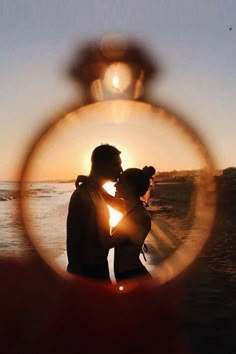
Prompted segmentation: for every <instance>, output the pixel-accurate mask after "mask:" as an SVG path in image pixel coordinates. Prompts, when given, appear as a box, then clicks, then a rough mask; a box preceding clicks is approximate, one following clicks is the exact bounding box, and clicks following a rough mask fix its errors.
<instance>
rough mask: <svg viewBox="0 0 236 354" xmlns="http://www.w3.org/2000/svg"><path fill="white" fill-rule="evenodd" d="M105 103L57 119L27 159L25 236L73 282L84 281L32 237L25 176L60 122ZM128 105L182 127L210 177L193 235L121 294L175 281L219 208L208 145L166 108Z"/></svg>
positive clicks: (200, 192) (203, 188)
mask: <svg viewBox="0 0 236 354" xmlns="http://www.w3.org/2000/svg"><path fill="white" fill-rule="evenodd" d="M104 102H107V101H104ZM104 102H100V103H94V104H90V105H87V106H83V107H82V108H79V109H76V110H74V111H72V112H69V113H67V114H65V115H64V116H63V117H60V118H59V119H57V120H54V121H53V123H51V124H48V125H47V126H46V127H45V128H44V129H42V131H41V133H40V134H39V136H38V138H37V139H36V140H35V142H34V143H33V144H32V147H31V149H29V152H28V154H27V156H26V159H25V163H24V167H23V169H22V174H21V187H20V190H21V193H20V211H21V219H22V223H23V227H24V230H25V235H26V237H27V238H29V240H30V241H31V245H32V247H33V248H34V249H35V250H36V251H37V253H38V255H39V256H40V258H41V259H42V260H43V261H44V262H46V264H47V265H49V267H50V268H51V269H53V270H55V271H56V272H57V273H59V274H60V275H61V276H63V277H66V278H67V279H71V278H74V279H75V278H77V279H81V278H80V277H77V276H72V275H71V274H69V273H67V272H66V271H65V270H63V269H62V268H61V267H60V266H59V265H58V264H56V262H55V261H54V260H52V259H51V257H50V256H49V255H48V254H47V253H46V252H45V250H43V249H41V247H40V246H39V244H38V243H37V242H36V241H35V239H34V237H33V236H32V235H31V232H30V227H29V225H28V224H27V220H26V216H25V206H24V199H25V187H24V182H25V175H26V173H27V169H28V167H29V166H30V164H31V163H32V161H33V158H34V154H35V152H36V150H37V146H38V145H39V143H40V142H42V140H43V139H45V137H46V136H47V135H48V134H50V132H51V131H52V130H53V128H54V126H55V124H58V123H59V122H60V121H63V119H64V118H65V117H68V116H69V115H73V114H75V113H76V114H77V116H78V117H79V114H80V113H81V109H82V110H83V109H86V108H89V107H90V106H94V105H98V104H102V103H104ZM120 102H124V100H120ZM126 102H127V103H129V102H131V103H132V104H141V105H148V106H149V107H151V111H152V113H153V114H154V115H161V117H162V118H163V119H164V120H168V121H169V122H170V123H171V124H173V125H176V127H178V129H179V130H181V132H182V133H183V134H184V135H185V136H187V137H188V138H189V139H190V140H191V142H192V144H193V145H194V146H195V148H196V149H197V151H198V152H199V154H200V155H201V157H202V158H203V160H204V161H205V164H206V171H205V172H204V173H205V174H206V176H205V177H204V183H203V184H202V185H201V187H200V188H197V189H198V190H197V194H196V198H195V208H194V211H195V215H194V223H193V227H192V228H191V230H190V232H189V236H188V238H187V240H186V242H184V243H182V244H181V245H180V246H179V247H177V248H176V249H175V250H174V251H173V252H172V254H171V255H170V256H169V257H168V258H167V259H165V260H164V261H162V262H161V263H160V264H158V266H156V268H155V270H154V271H153V272H152V275H153V278H152V279H151V280H147V281H146V279H144V278H142V279H141V280H140V279H135V280H132V281H131V280H129V281H128V282H124V284H126V286H125V288H124V287H123V288H122V292H121V290H120V289H121V288H120V285H119V286H118V287H117V286H116V287H115V290H116V291H118V292H121V293H125V291H124V290H126V289H133V288H134V287H136V286H137V284H139V283H140V281H141V282H144V281H145V282H146V283H147V284H153V285H156V284H158V285H160V284H163V283H165V282H167V281H169V280H171V279H172V278H175V277H176V276H178V275H179V274H180V273H182V272H183V271H184V270H185V269H186V268H187V267H188V266H189V265H190V264H191V263H192V262H193V261H194V260H195V259H196V257H197V256H198V254H199V253H200V251H201V250H202V248H203V246H204V244H205V242H206V240H207V238H208V236H209V234H210V231H211V228H212V226H213V222H214V216H215V208H216V188H215V181H214V171H215V166H214V163H213V159H212V156H211V155H210V153H209V150H208V148H207V147H206V144H205V143H204V142H203V140H202V139H201V138H200V136H199V135H198V134H197V133H196V132H195V131H194V129H193V128H192V127H191V126H190V125H188V124H187V123H186V122H185V121H184V120H182V119H181V118H179V117H177V116H176V115H175V114H173V113H171V112H169V111H168V110H166V109H164V108H160V107H157V106H154V105H150V104H148V103H143V102H133V101H128V100H125V103H126ZM78 119H79V118H78ZM199 233H200V238H199ZM190 249H193V250H194V251H193V252H189V250H190ZM100 283H101V282H100ZM106 286H107V285H106ZM122 286H123V284H122ZM110 287H111V289H114V286H113V285H111V286H110Z"/></svg>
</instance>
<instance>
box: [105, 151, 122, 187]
mask: <svg viewBox="0 0 236 354" xmlns="http://www.w3.org/2000/svg"><path fill="white" fill-rule="evenodd" d="M121 163H122V162H121V158H120V155H118V156H116V157H114V159H113V160H112V161H111V163H109V164H107V168H106V176H107V178H108V179H109V181H111V182H116V181H117V179H118V178H119V176H120V174H121V172H122V171H123V170H122V167H121Z"/></svg>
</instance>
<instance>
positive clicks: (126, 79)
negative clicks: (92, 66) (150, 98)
mask: <svg viewBox="0 0 236 354" xmlns="http://www.w3.org/2000/svg"><path fill="white" fill-rule="evenodd" d="M131 79H132V77H131V70H130V67H129V66H128V65H127V64H124V63H120V62H117V63H114V64H112V65H110V66H109V67H108V68H107V70H106V72H105V75H104V79H103V82H104V85H105V86H106V88H107V89H108V90H109V91H111V92H114V93H117V92H119V93H121V92H123V91H125V90H126V89H127V88H128V86H129V85H130V83H131Z"/></svg>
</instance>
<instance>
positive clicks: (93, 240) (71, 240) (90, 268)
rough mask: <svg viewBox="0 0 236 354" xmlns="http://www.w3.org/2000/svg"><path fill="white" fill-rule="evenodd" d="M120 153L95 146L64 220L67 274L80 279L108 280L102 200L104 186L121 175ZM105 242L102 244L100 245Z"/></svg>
mask: <svg viewBox="0 0 236 354" xmlns="http://www.w3.org/2000/svg"><path fill="white" fill-rule="evenodd" d="M120 153H121V152H120V151H119V150H118V149H117V148H115V147H114V146H111V145H109V144H105V145H100V146H98V147H96V148H95V149H94V151H93V153H92V157H91V163H92V165H91V171H90V174H89V176H88V177H87V178H86V179H85V180H84V182H83V183H81V184H79V185H78V186H77V188H76V190H75V191H74V192H73V194H72V196H71V199H70V203H69V211H68V217H67V257H68V261H69V263H68V267H67V271H68V272H70V273H73V274H78V275H81V276H85V277H89V278H93V279H101V280H109V270H108V261H107V256H108V249H109V247H107V246H106V239H108V238H110V225H109V211H108V208H107V206H106V204H105V202H104V199H103V198H102V197H101V188H102V186H103V184H104V183H106V182H108V181H111V182H116V181H117V179H118V177H119V175H120V173H121V172H122V168H121V158H120ZM103 241H105V242H103Z"/></svg>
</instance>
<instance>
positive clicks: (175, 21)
mask: <svg viewBox="0 0 236 354" xmlns="http://www.w3.org/2000/svg"><path fill="white" fill-rule="evenodd" d="M0 7H1V9H0V43H1V59H0V79H1V86H0V97H1V105H0V114H1V130H0V147H1V148H0V165H1V169H0V180H15V179H19V176H20V171H21V167H22V163H23V161H24V159H25V156H26V152H27V151H28V149H29V148H30V146H31V145H32V143H33V142H34V141H35V139H37V137H38V134H39V132H40V131H41V129H42V128H43V127H44V126H46V125H47V124H48V123H49V122H50V119H52V117H53V116H54V115H60V112H63V111H64V109H65V107H66V106H70V105H71V104H73V105H74V104H75V103H76V102H78V106H79V105H80V104H81V97H80V95H79V92H78V91H77V88H76V86H75V85H74V83H73V82H72V81H71V80H70V79H69V78H68V76H67V75H66V70H67V68H68V65H69V64H70V61H71V58H72V57H73V55H74V53H75V51H78V50H79V48H80V47H81V46H82V45H83V44H84V43H85V42H86V41H90V40H100V39H101V38H102V37H103V36H104V35H105V34H108V33H120V34H122V35H123V36H124V37H125V38H126V39H127V40H135V41H138V42H139V43H140V45H141V46H143V47H144V48H145V50H146V51H147V52H148V53H149V54H150V56H151V58H152V60H153V62H154V64H155V62H156V63H157V64H158V67H160V68H161V75H160V76H159V77H158V76H157V77H154V78H153V79H152V81H151V82H150V88H149V94H150V100H152V102H155V103H156V105H161V106H163V105H164V106H166V107H169V108H170V109H171V110H172V111H175V112H177V113H178V115H179V116H180V117H182V116H183V117H184V118H186V119H187V120H188V122H189V124H190V125H191V126H193V127H194V128H195V130H196V131H197V132H198V133H199V135H200V136H201V137H202V139H203V140H204V141H206V143H207V146H208V147H209V151H210V152H211V153H212V155H213V157H214V159H215V161H216V167H218V168H225V167H228V166H236V139H235V132H236V119H235V117H236V99H235V95H236V70H235V61H236V45H235V43H236V35H235V33H236V2H235V1H234V0H215V1H210V0H207V1H195V0H178V1H175V0H171V1H162V0H148V1H141V0H138V1H135V0H129V1H124V0H122V1H116V0H113V1H108V0H105V1H95V0H94V1H91V0H87V1H82V0H81V1H77V0H67V1H65V0H64V1H61V0H57V1H56V0H50V1H47V0H39V1H32V0H22V1H9V2H1V5H0ZM96 107H97V108H98V110H97V111H96V110H95V111H94V109H95V108H96ZM96 107H95V106H94V107H93V108H92V110H93V112H92V115H91V117H90V118H89V119H90V122H89V119H87V118H86V117H85V118H84V120H83V122H82V123H81V126H80V125H79V126H78V122H77V121H76V119H74V121H75V122H74V123H73V124H67V123H68V122H67V120H66V119H64V120H63V119H62V120H61V121H60V127H62V126H66V129H67V130H68V135H67V133H66V129H65V130H63V132H62V130H61V128H59V129H56V128H55V129H56V131H57V133H55V134H54V133H53V134H51V135H50V138H48V140H47V142H46V143H45V141H44V143H43V144H42V145H44V146H42V145H41V147H39V148H38V150H37V154H39V155H40V157H39V155H37V158H36V162H34V165H32V166H33V167H32V168H33V172H32V173H34V174H35V175H37V176H38V178H39V179H40V178H53V177H55V178H71V177H72V178H73V176H74V174H75V175H77V173H78V172H80V171H81V172H87V171H88V168H89V164H88V162H89V158H90V156H89V155H90V152H91V149H92V148H93V147H94V146H96V144H100V143H106V142H107V143H111V144H115V145H116V146H117V147H118V148H120V149H121V150H122V152H123V157H124V167H131V166H130V165H131V164H133V165H135V166H137V167H142V166H143V164H154V165H155V164H156V165H157V166H158V169H160V170H166V169H178V168H181V169H182V168H195V167H199V166H201V163H202V162H201V159H199V157H198V156H195V147H192V146H191V144H190V143H189V141H188V138H187V137H186V136H184V137H180V136H179V135H178V134H179V131H178V129H177V130H176V129H175V127H173V129H172V128H171V127H167V126H166V125H165V124H166V123H161V124H160V125H157V126H156V125H155V124H156V123H155V124H154V125H153V126H152V124H153V123H152V122H151V121H150V120H149V118H147V119H146V123H147V125H146V126H145V122H144V121H143V122H142V123H140V122H139V123H137V124H136V123H135V122H134V125H133V126H129V125H127V124H128V123H127V124H126V125H125V124H124V122H123V123H122V124H123V125H122V124H119V125H117V124H115V125H114V124H113V125H112V124H109V122H103V123H101V124H100V123H99V124H98V126H97V127H96V128H95V127H94V122H93V119H94V118H93V117H94V116H95V115H96V114H97V113H98V112H100V113H99V114H100V115H101V116H102V115H103V114H104V109H105V110H106V109H108V111H109V110H110V109H111V106H109V107H108V108H107V107H106V108H104V107H105V106H102V105H98V106H96ZM122 107H123V108H124V107H125V108H124V110H125V112H126V111H127V107H126V105H124V106H122ZM122 107H121V106H116V111H118V112H119V110H120V109H122ZM132 109H133V110H132V112H131V114H130V117H131V119H136V117H138V116H139V115H141V116H142V117H143V116H145V114H144V112H143V111H142V110H141V111H140V112H141V113H140V112H139V111H137V107H136V108H135V107H134V108H132ZM122 112H123V111H122ZM88 113H89V116H90V113H91V110H89V109H88V108H86V109H85V110H84V111H83V113H82V115H83V117H84V116H87V115H88ZM122 114H123V113H122ZM122 114H121V116H122ZM106 117H108V115H107V114H105V118H104V119H106ZM107 119H108V118H107ZM129 123H130V122H129ZM87 124H88V125H89V124H90V125H91V128H90V129H89V134H88V125H87ZM73 125H74V126H73ZM167 125H168V124H167ZM134 126H136V127H134ZM75 127H77V128H78V133H77V130H76V129H75ZM154 128H155V129H154ZM167 128H168V129H167ZM172 130H173V131H172ZM175 130H176V132H175ZM167 131H168V133H167ZM57 134H58V135H57ZM70 134H72V135H73V134H74V140H73V141H74V143H72V144H70V149H68V145H69V143H68V141H71V137H72V135H70ZM129 134H131V135H129ZM52 135H53V136H52ZM57 136H58V138H57ZM59 136H60V138H59ZM141 137H142V138H141ZM163 137H164V138H163ZM77 139H78V140H80V142H81V145H80V144H77ZM83 139H84V142H83V144H82V140H83ZM105 140H107V141H105ZM108 140H109V141H108ZM63 141H64V145H63ZM75 142H76V143H75ZM53 144H54V145H53ZM76 144H77V145H76ZM85 144H87V145H86V149H84V146H85ZM82 146H83V148H82ZM45 147H46V150H47V151H46V152H45ZM40 149H41V150H40ZM43 150H44V151H43ZM167 152H168V153H167ZM40 161H41V162H40ZM52 161H53V164H52ZM40 163H41V165H40ZM74 177H75V176H74ZM34 178H35V177H34Z"/></svg>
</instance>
